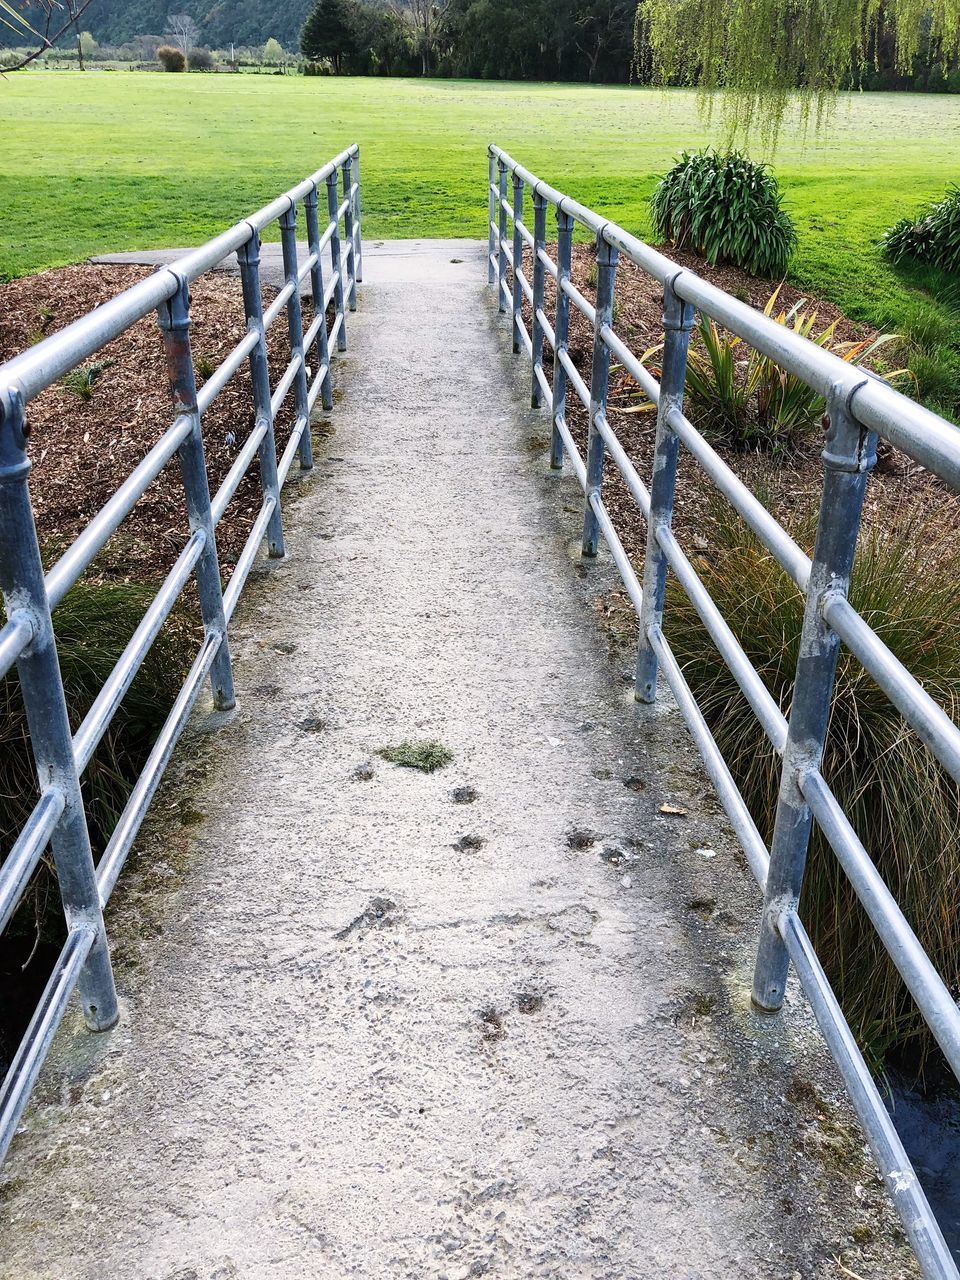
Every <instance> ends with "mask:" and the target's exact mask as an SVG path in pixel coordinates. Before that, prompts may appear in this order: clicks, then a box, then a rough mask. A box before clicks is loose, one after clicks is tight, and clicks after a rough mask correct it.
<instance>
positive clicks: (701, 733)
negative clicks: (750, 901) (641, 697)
mask: <svg viewBox="0 0 960 1280" xmlns="http://www.w3.org/2000/svg"><path fill="white" fill-rule="evenodd" d="M648 635H649V639H650V644H651V645H652V647H653V649H654V650H655V652H656V654H657V657H658V659H659V660H660V665H661V667H662V669H663V674H664V676H665V677H666V679H667V683H668V684H669V686H670V688H671V689H672V690H673V696H674V697H675V698H676V700H677V706H678V707H679V708H680V711H681V713H682V715H683V718H684V720H686V722H687V727H688V728H689V730H690V736H691V737H692V738H693V740H694V742H695V743H696V745H697V749H698V750H699V752H700V756H701V758H702V760H703V763H704V767H705V768H706V770H707V774H708V776H709V778H710V781H711V782H712V783H713V785H714V787H715V788H716V791H717V795H718V796H719V797H720V803H721V804H722V805H723V808H724V811H725V812H726V815H727V817H728V818H729V819H730V825H731V826H732V827H733V829H734V831H735V832H736V835H737V839H738V840H739V841H740V844H741V847H742V848H743V852H744V853H745V854H746V858H747V862H748V863H749V864H750V870H751V871H752V872H753V878H754V879H755V880H756V882H757V884H758V885H759V886H760V888H761V889H762V888H763V886H764V885H765V884H766V882H767V871H768V869H769V866H770V854H769V853H768V852H767V846H766V845H765V844H764V843H763V840H762V839H761V837H760V832H759V831H758V830H757V826H756V823H755V822H754V820H753V818H752V817H751V816H750V811H749V809H748V808H747V806H746V803H745V801H744V799H743V796H742V795H741V794H740V792H739V790H738V789H737V784H736V783H735V782H734V780H733V778H732V777H731V775H730V770H729V769H728V768H727V762H726V760H724V758H723V755H722V754H721V751H720V748H719V747H718V746H717V742H716V739H715V738H714V736H713V734H712V733H711V732H710V729H709V727H708V726H707V722H706V720H705V719H704V718H703V714H702V712H701V710H700V708H699V706H698V705H697V700H696V698H695V697H694V696H693V693H692V692H691V690H690V686H689V685H688V684H687V681H686V678H685V677H684V674H683V672H682V671H681V670H680V665H679V663H678V662H677V660H676V658H675V657H674V656H673V650H672V649H671V648H670V646H669V644H667V641H666V639H665V638H664V636H663V633H662V632H661V631H660V629H659V627H651V628H650V630H649V633H648Z"/></svg>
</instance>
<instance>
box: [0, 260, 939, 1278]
mask: <svg viewBox="0 0 960 1280" xmlns="http://www.w3.org/2000/svg"><path fill="white" fill-rule="evenodd" d="M171 256H172V255H171ZM485 257H486V247H485V246H484V245H480V244H476V243H471V242H463V241H457V242H441V241H434V242H414V243H411V244H405V245H402V246H398V245H391V244H383V243H381V244H380V245H378V244H377V242H375V241H372V242H370V243H369V244H368V245H367V246H366V247H365V251H364V268H365V277H366V282H365V283H364V285H363V286H362V288H361V304H360V309H359V311H358V312H357V314H355V315H354V314H351V315H349V316H348V325H349V338H350V348H349V352H348V354H347V356H346V358H345V360H344V361H342V362H341V363H340V365H339V379H340V386H339V393H338V397H337V404H336V409H335V412H334V414H333V416H332V417H331V419H330V422H331V425H332V426H333V428H334V431H335V433H334V434H333V435H332V436H331V437H329V438H328V439H327V440H325V441H324V442H322V443H321V444H320V445H319V446H318V454H317V467H316V471H315V472H314V474H313V478H312V479H310V480H308V481H307V482H306V483H305V485H304V490H303V492H302V494H301V496H300V497H298V498H297V499H296V500H295V502H294V504H292V505H291V506H289V507H288V512H287V517H286V529H287V551H288V555H287V558H286V559H285V560H284V561H282V562H280V563H279V564H277V565H276V566H275V567H273V568H271V569H270V570H269V571H265V572H264V575H263V578H262V581H261V582H260V583H259V585H257V586H255V587H254V588H253V589H252V590H251V591H250V592H249V594H248V595H247V596H246V597H245V599H244V601H243V603H242V604H241V606H240V609H239V611H238V614H237V617H236V620H235V624H234V630H233V640H232V643H233V652H234V660H235V674H236V685H237V691H238V699H239V701H238V707H237V710H236V711H235V712H233V713H230V714H228V715H227V716H213V715H208V716H207V718H203V717H200V718H198V719H196V720H195V722H194V724H193V727H192V729H191V730H190V731H189V732H188V735H187V736H186V737H185V739H184V740H183V742H182V744H181V747H180V749H179V756H178V762H179V763H178V767H175V769H174V771H173V776H171V778H170V780H169V781H168V783H167V784H165V790H164V792H163V793H162V794H161V797H160V800H159V803H158V805H157V808H156V814H157V820H156V821H155V822H154V825H153V827H152V829H151V831H150V832H148V833H147V834H146V835H145V836H144V838H143V840H142V841H141V850H142V853H141V857H140V858H139V859H138V860H137V862H136V864H135V865H132V866H131V867H130V868H129V869H128V871H127V873H125V878H124V881H123V883H122V886H121V888H120V890H119V891H118V894H117V897H116V899H115V900H114V901H113V902H111V920H110V933H111V937H112V939H113V943H114V949H115V952H116V957H117V966H118V978H119V983H120V988H121V997H122V1001H123V1005H124V1008H123V1010H122V1017H121V1020H120V1023H119V1025H118V1027H117V1028H116V1029H115V1030H113V1031H112V1032H108V1033H106V1034H103V1035H99V1036H91V1035H88V1034H86V1033H85V1032H84V1031H83V1030H82V1024H81V1022H80V1020H79V1017H77V1018H76V1019H75V1020H71V1019H68V1020H67V1022H66V1023H65V1024H64V1026H63V1028H62V1029H61V1032H60V1034H59V1036H58V1039H57V1041H56V1043H55V1046H54V1050H53V1052H52V1054H51V1057H50V1058H49V1060H48V1062H47V1065H46V1067H45V1069H44V1073H43V1075H42V1077H41V1080H40V1084H39V1086H38V1089H37V1091H36V1093H35V1095H34V1101H33V1104H32V1106H31V1109H30V1110H29V1111H28V1112H27V1113H26V1117H25V1121H24V1127H23V1129H22V1131H21V1133H20V1134H19V1136H18V1138H17V1140H16V1141H15V1143H14V1145H13V1147H12V1149H11V1154H10V1158H9V1160H8V1162H7V1164H6V1166H5V1168H4V1170H3V1173H2V1175H0V1177H2V1179H3V1181H2V1182H0V1190H2V1197H3V1211H2V1225H0V1259H2V1263H0V1266H2V1275H3V1276H4V1277H8V1278H9V1280H13V1278H14V1277H16V1280H39V1278H40V1277H43V1280H94V1277H96V1278H97V1280H228V1278H231V1277H242V1278H243V1280H339V1278H340V1277H347V1276H364V1277H371V1278H375V1280H380V1278H383V1280H394V1278H396V1280H401V1278H403V1280H406V1278H410V1280H414V1278H416V1280H420V1278H421V1277H447V1278H449V1280H454V1278H458V1280H459V1278H466V1277H473V1276H491V1277H503V1278H509V1277H556V1278H557V1280H588V1278H589V1280H615V1278H620V1277H622V1278H624V1280H627V1278H629V1280H667V1278H669V1280H675V1278H676V1280H695V1278H696V1280H720V1278H724V1280H727V1278H729V1280H750V1278H752V1277H769V1278H770V1280H795V1278H801V1280H813V1278H815V1280H826V1278H827V1277H843V1276H851V1275H853V1276H859V1277H862V1278H863V1280H870V1278H872V1277H876V1278H877V1280H879V1278H880V1277H883V1278H884V1280H893V1278H895V1277H903V1276H912V1275H915V1274H917V1272H916V1270H915V1264H914V1263H913V1262H912V1261H910V1260H909V1253H908V1251H907V1250H906V1248H905V1246H904V1244H903V1240H902V1236H901V1234H900V1233H899V1232H898V1230H897V1229H896V1228H895V1227H894V1225H893V1213H892V1210H891V1209H890V1207H889V1204H888V1201H887V1199H886V1195H885V1192H884V1190H883V1187H882V1185H881V1183H880V1180H879V1178H878V1177H877V1175H876V1173H875V1172H874V1167H873V1164H872V1162H871V1161H870V1159H869V1158H868V1157H867V1156H866V1155H865V1154H864V1152H863V1138H862V1136H861V1133H860V1130H859V1128H858V1126H857V1123H856V1121H855V1119H854V1118H853V1116H852V1112H851V1110H850V1108H849V1106H848V1104H847V1103H846V1102H845V1101H844V1095H843V1093H842V1089H841V1086H840V1083H839V1080H838V1079H837V1077H836V1074H835V1071H834V1068H833V1067H832V1065H831V1064H830V1062H829V1059H828V1056H827V1054H826V1052H825V1050H824V1049H823V1046H822V1043H821V1041H820V1039H819V1035H818V1033H817V1031H816V1029H815V1025H814V1023H813V1020H812V1018H811V1017H810V1015H809V1013H808V1012H807V1010H806V1008H805V1005H804V1004H803V1002H802V997H800V996H799V995H798V994H797V992H796V991H794V990H791V993H790V997H789V1001H788V1004H789V1007H788V1010H787V1012H786V1013H785V1014H784V1015H782V1016H779V1017H766V1018H764V1017H762V1016H760V1015H758V1014H756V1013H755V1012H753V1011H752V1009H751V1006H750V998H749V991H750V979H751V973H752V967H753V960H754V954H755V946H756V922H757V919H758V914H759V913H758V899H757V896H756V890H755V887H754V885H753V882H752V881H751V880H750V879H749V877H748V875H747V873H746V872H745V871H744V870H743V869H742V865H741V862H742V860H741V859H740V857H739V855H738V854H737V853H736V852H735V850H736V845H735V842H734V841H733V839H732V838H731V837H729V836H728V834H727V832H726V829H725V827H724V825H723V823H722V821H721V819H720V818H719V816H718V814H719V809H718V806H717V804H716V803H715V800H714V798H713V794H712V792H711V790H710V788H709V785H708V784H707V782H706V780H705V777H704V775H703V774H702V772H701V769H700V766H699V763H698V760H697V757H696V755H695V751H694V748H693V746H692V744H691V743H690V742H689V739H688V738H687V735H686V730H685V728H684V726H683V724H682V722H681V721H680V719H679V716H678V713H677V712H676V711H675V710H674V709H673V708H672V704H671V703H670V701H669V699H668V698H667V697H664V699H663V701H661V702H660V703H659V704H658V705H656V706H651V707H640V706H638V705H637V704H635V703H634V702H633V700H632V691H631V689H630V686H629V685H627V684H625V683H624V682H623V680H622V672H621V670H620V667H619V666H618V665H617V664H616V663H614V664H611V662H610V659H609V656H608V651H607V645H606V642H605V641H604V639H603V637H602V635H601V633H600V632H599V630H598V628H597V626H596V624H595V622H594V620H593V612H592V610H591V607H590V606H591V601H592V600H593V599H595V597H596V596H597V594H598V593H599V592H601V591H602V590H604V589H606V588H608V587H609V586H611V585H612V583H613V577H612V571H611V568H610V565H609V561H608V560H606V559H605V558H604V556H603V555H601V557H600V559H599V560H598V562H597V563H596V565H593V566H590V567H589V568H586V567H581V566H580V564H579V561H578V557H577V556H576V555H574V554H573V552H572V551H571V547H572V546H573V545H578V538H579V528H580V511H581V505H580V498H579V490H578V488H577V487H576V485H575V482H574V481H573V480H572V479H570V478H569V477H568V478H559V477H558V476H557V475H556V474H555V473H551V472H550V471H549V468H548V464H547V461H546V455H545V451H544V449H543V448H537V449H536V450H533V449H531V438H532V437H538V438H539V437H542V435H543V431H544V426H543V418H542V416H538V415H537V414H536V413H528V414H524V413H523V412H520V411H518V410H517V409H516V407H515V406H516V405H517V404H520V403H523V393H522V392H518V393H517V394H514V393H513V388H508V389H507V390H506V391H505V390H504V386H503V378H504V376H505V367H506V376H507V378H508V379H509V376H510V369H509V362H510V356H509V354H508V351H509V343H508V342H505V334H504V328H505V326H506V323H507V321H505V320H504V319H503V318H502V317H498V316H497V315H496V299H495V297H494V296H493V294H492V291H489V290H487V289H486V288H485V285H484V280H485V275H486V267H485ZM427 285H429V308H427V307H426V306H425V287H426V286H427ZM524 368H526V366H524ZM527 377H528V375H527V374H524V377H523V382H524V386H525V387H526V388H528V386H529V384H528V381H527ZM527 394H528V391H527ZM214 730H215V732H214ZM418 738H419V739H427V738H429V739H436V740H438V741H440V742H442V743H443V744H444V745H445V746H446V747H448V748H449V749H450V751H452V753H453V760H452V762H451V763H450V764H449V765H448V767H446V768H445V769H442V770H440V771H438V772H436V773H434V774H431V775H425V774H421V773H418V772H414V771H411V770H408V769H403V768H399V767H397V766H395V765H392V764H389V763H387V762H386V761H385V760H383V759H382V758H380V757H379V756H378V755H377V752H378V750H379V749H381V748H384V747H387V746H390V745H391V744H396V743H399V742H401V741H403V740H405V739H418ZM665 806H666V808H665ZM678 811H682V812H678ZM180 822H182V823H183V826H182V829H181V828H180V826H179V823H180Z"/></svg>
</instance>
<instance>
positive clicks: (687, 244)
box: [650, 149, 797, 276]
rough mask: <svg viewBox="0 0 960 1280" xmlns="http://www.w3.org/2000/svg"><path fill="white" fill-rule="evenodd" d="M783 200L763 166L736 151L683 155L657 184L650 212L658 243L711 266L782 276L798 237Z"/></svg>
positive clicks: (685, 152) (753, 273)
mask: <svg viewBox="0 0 960 1280" xmlns="http://www.w3.org/2000/svg"><path fill="white" fill-rule="evenodd" d="M781 199H782V197H781V194H780V186H779V184H778V182H777V180H776V178H775V177H774V176H773V174H772V173H771V172H770V170H769V169H768V168H767V166H766V165H764V164H755V163H754V162H753V161H752V160H750V159H748V157H747V156H745V155H742V154H741V153H740V152H739V151H730V152H727V153H725V154H720V153H718V152H716V151H713V150H710V149H708V150H705V151H695V152H692V153H691V152H688V151H684V152H682V153H681V156H680V159H679V160H678V161H677V163H676V164H675V165H674V166H673V168H672V169H670V170H669V171H668V172H667V173H665V174H664V176H663V177H662V178H661V179H660V181H659V182H658V183H657V186H656V188H655V190H654V193H653V195H652V197H651V199H650V212H651V215H652V217H653V226H654V230H655V231H656V234H657V235H658V236H659V238H660V239H661V240H664V241H672V242H673V243H674V244H675V245H676V246H677V248H678V249H684V248H691V249H694V250H695V251H696V252H697V253H699V254H700V256H701V257H703V258H705V259H706V260H707V262H709V263H710V264H711V266H716V264H717V263H718V262H729V263H732V264H733V265H734V266H737V267H742V268H743V270H744V271H749V272H750V273H751V275H757V276H782V275H783V273H784V272H785V271H786V269H787V263H788V262H789V261H790V256H791V254H792V253H793V251H794V249H795V248H796V244H797V233H796V230H795V229H794V225H793V222H792V220H791V218H790V216H789V214H787V213H786V212H785V210H784V209H783V208H782V207H781Z"/></svg>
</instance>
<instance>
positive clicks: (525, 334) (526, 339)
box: [516, 316, 533, 359]
mask: <svg viewBox="0 0 960 1280" xmlns="http://www.w3.org/2000/svg"><path fill="white" fill-rule="evenodd" d="M516 324H517V333H518V334H519V335H520V341H521V342H522V343H523V345H524V347H525V348H526V352H527V355H528V356H530V358H531V359H533V339H532V338H531V337H530V330H529V329H528V328H527V326H526V325H525V324H524V323H523V320H522V319H521V318H520V316H517V317H516Z"/></svg>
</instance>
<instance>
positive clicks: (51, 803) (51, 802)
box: [0, 786, 64, 932]
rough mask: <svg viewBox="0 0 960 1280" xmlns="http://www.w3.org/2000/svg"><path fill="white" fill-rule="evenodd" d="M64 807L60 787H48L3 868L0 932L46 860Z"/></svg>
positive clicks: (0, 872) (0, 890)
mask: <svg viewBox="0 0 960 1280" xmlns="http://www.w3.org/2000/svg"><path fill="white" fill-rule="evenodd" d="M63 806H64V795H63V792H62V791H61V790H60V788H59V787H58V786H50V787H47V789H46V791H44V793H43V795H42V796H41V797H40V799H39V800H38V801H37V803H36V804H35V805H34V807H33V812H32V813H31V814H30V817H29V818H28V819H27V821H26V822H25V823H24V826H23V830H22V831H21V832H20V835H19V836H18V837H17V840H16V843H15V844H14V846H13V848H12V849H11V850H10V852H9V853H8V854H7V856H6V858H5V859H4V862H3V866H2V867H0V932H2V931H3V930H4V929H5V928H6V927H7V925H8V924H9V923H10V917H11V916H12V915H13V913H14V912H15V911H16V909H17V904H18V903H19V902H20V899H21V898H22V897H23V893H24V890H25V889H26V887H27V885H28V884H29V882H30V877H31V876H32V875H33V873H34V871H36V869H37V864H38V863H39V861H40V859H41V858H42V857H43V851H44V849H45V848H46V847H47V842H48V841H49V839H50V836H51V835H52V834H53V829H54V827H55V826H56V825H57V823H58V822H59V821H60V815H61V813H63Z"/></svg>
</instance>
